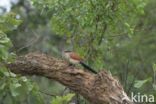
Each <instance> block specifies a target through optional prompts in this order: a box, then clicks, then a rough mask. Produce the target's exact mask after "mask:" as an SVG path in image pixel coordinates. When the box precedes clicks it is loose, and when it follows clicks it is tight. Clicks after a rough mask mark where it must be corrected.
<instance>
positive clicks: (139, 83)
mask: <svg viewBox="0 0 156 104" xmlns="http://www.w3.org/2000/svg"><path fill="white" fill-rule="evenodd" d="M151 79H152V78H148V79H145V80H137V81H136V82H135V84H134V87H135V88H141V87H142V86H143V85H144V84H145V83H147V82H148V81H151Z"/></svg>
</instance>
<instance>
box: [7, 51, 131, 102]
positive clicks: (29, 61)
mask: <svg viewBox="0 0 156 104" xmlns="http://www.w3.org/2000/svg"><path fill="white" fill-rule="evenodd" d="M7 67H8V68H10V70H11V71H12V72H14V73H16V74H22V75H41V76H45V77H47V78H49V79H53V80H56V81H58V82H60V83H62V84H63V85H65V86H67V87H69V88H70V89H71V90H73V91H75V92H77V93H79V94H81V95H82V96H83V97H84V98H86V99H87V100H88V101H89V102H91V103H92V104H133V103H132V102H131V101H130V99H129V98H128V97H127V95H126V93H125V92H124V90H123V88H122V86H121V85H120V84H119V82H118V80H117V79H115V78H113V77H112V76H111V75H110V74H109V73H107V72H106V71H102V72H99V73H98V74H97V75H96V74H92V73H90V72H87V71H85V70H83V69H80V68H76V67H73V66H69V64H68V63H67V62H66V61H63V60H60V59H56V58H54V57H50V56H47V55H45V54H40V53H29V54H27V55H25V56H20V57H18V58H17V59H16V61H15V62H13V63H10V64H7Z"/></svg>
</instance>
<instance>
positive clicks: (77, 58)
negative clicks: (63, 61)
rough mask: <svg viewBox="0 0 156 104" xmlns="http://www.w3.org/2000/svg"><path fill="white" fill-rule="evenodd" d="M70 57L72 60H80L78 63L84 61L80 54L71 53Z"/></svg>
mask: <svg viewBox="0 0 156 104" xmlns="http://www.w3.org/2000/svg"><path fill="white" fill-rule="evenodd" d="M70 57H71V58H72V59H74V60H78V61H82V60H83V59H82V58H81V57H80V56H79V55H78V54H76V53H74V52H71V53H70Z"/></svg>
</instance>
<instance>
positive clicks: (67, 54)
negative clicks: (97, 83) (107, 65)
mask: <svg viewBox="0 0 156 104" xmlns="http://www.w3.org/2000/svg"><path fill="white" fill-rule="evenodd" d="M63 56H64V58H65V59H66V60H68V61H69V62H70V64H72V65H76V64H81V65H82V66H83V67H84V68H85V69H87V70H89V71H90V72H92V73H94V74H97V72H96V71H95V70H94V69H92V68H91V67H90V66H89V65H87V64H85V63H84V62H83V58H82V57H81V56H80V55H79V54H77V53H75V52H72V51H64V52H63Z"/></svg>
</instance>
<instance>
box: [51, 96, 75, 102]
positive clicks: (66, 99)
mask: <svg viewBox="0 0 156 104" xmlns="http://www.w3.org/2000/svg"><path fill="white" fill-rule="evenodd" d="M74 95H75V94H67V95H65V96H56V98H55V99H53V100H52V102H51V104H68V103H69V101H70V100H71V99H72V97H73V96H74Z"/></svg>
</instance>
